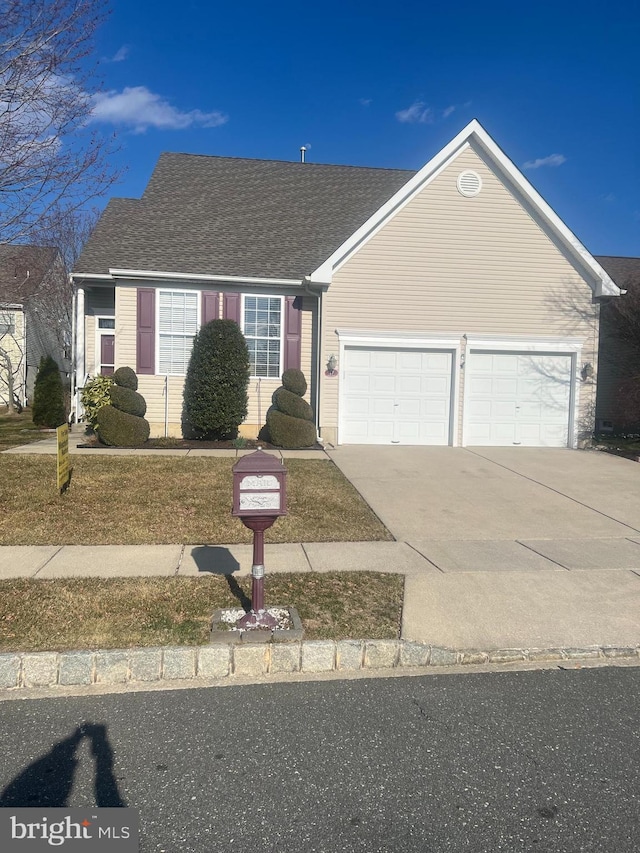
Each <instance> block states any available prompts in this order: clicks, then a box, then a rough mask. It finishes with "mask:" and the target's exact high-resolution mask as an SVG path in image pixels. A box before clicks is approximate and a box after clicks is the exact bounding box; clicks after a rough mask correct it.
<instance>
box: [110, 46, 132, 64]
mask: <svg viewBox="0 0 640 853" xmlns="http://www.w3.org/2000/svg"><path fill="white" fill-rule="evenodd" d="M130 52H131V48H130V47H129V45H128V44H123V45H122V47H121V48H120V49H119V50H117V51H116V52H115V54H114V55H113V56H112V57H111V62H124V60H125V59H127V57H128V56H129V53H130Z"/></svg>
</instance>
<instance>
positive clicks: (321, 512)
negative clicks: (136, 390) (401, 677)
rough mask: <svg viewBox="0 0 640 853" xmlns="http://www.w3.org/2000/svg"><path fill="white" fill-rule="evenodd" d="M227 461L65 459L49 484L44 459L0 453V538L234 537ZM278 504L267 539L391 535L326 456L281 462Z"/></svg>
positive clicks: (50, 460)
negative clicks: (281, 511) (62, 482)
mask: <svg viewBox="0 0 640 853" xmlns="http://www.w3.org/2000/svg"><path fill="white" fill-rule="evenodd" d="M234 462H235V458H233V457H230V458H226V457H224V458H223V457H193V458H188V457H174V456H163V457H156V458H149V457H140V456H130V457H122V456H104V457H96V456H84V457H83V456H82V455H80V454H77V455H73V456H72V457H71V464H72V466H73V477H72V481H71V486H70V488H69V490H68V491H67V492H66V493H65V494H64V495H62V496H61V495H59V494H58V493H57V491H56V484H55V477H56V460H55V457H54V456H53V455H51V456H30V455H1V456H0V544H1V545H136V544H212V545H220V544H235V543H238V542H250V541H251V534H250V533H249V531H248V530H246V528H245V527H244V526H243V525H242V523H241V522H240V521H239V520H238V519H236V518H233V517H232V516H231V499H232V473H231V469H232V466H233V464H234ZM285 464H286V468H287V471H288V509H289V514H288V515H287V516H286V517H283V518H280V519H278V521H276V523H275V525H274V526H273V527H272V528H271V529H270V530H269V531H268V532H267V537H266V538H267V541H269V542H334V541H362V540H379V539H391V538H392V537H391V535H390V534H389V532H388V531H387V530H386V528H385V527H384V526H383V525H382V524H381V522H380V521H379V519H378V518H377V516H376V515H375V514H374V513H373V512H372V511H371V509H370V508H369V507H368V506H367V504H366V503H365V502H364V501H363V500H362V498H361V497H360V495H359V494H358V492H357V491H356V490H355V489H354V488H353V486H352V485H351V484H350V483H349V482H348V481H347V480H346V479H345V478H344V477H343V475H342V474H341V473H340V471H339V470H338V469H337V468H336V467H335V465H334V464H333V463H332V462H328V461H326V460H317V461H316V460H306V459H304V460H303V459H288V460H286V463H285Z"/></svg>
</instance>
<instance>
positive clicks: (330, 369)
mask: <svg viewBox="0 0 640 853" xmlns="http://www.w3.org/2000/svg"><path fill="white" fill-rule="evenodd" d="M337 364H338V359H337V358H336V357H335V355H333V353H332V354H331V355H330V356H329V360H328V361H327V370H326V376H335V375H336V373H337V370H336V365H337Z"/></svg>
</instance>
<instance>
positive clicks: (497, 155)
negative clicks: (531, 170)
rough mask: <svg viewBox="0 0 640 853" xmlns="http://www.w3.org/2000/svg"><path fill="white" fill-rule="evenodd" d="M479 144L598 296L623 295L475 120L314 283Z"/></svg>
mask: <svg viewBox="0 0 640 853" xmlns="http://www.w3.org/2000/svg"><path fill="white" fill-rule="evenodd" d="M473 143H476V144H477V145H479V147H480V148H482V149H483V151H484V152H485V154H486V155H487V156H488V157H489V159H490V160H491V161H492V162H493V163H494V164H495V165H496V166H497V167H498V170H499V171H502V172H503V173H504V174H505V176H507V177H508V178H509V180H510V181H511V182H512V183H513V185H514V186H515V187H516V188H517V189H518V190H519V191H520V192H521V193H522V195H523V196H524V197H525V198H526V199H527V200H528V202H529V203H530V204H531V205H532V207H533V208H534V209H536V210H537V212H538V213H539V215H540V217H541V218H542V219H543V220H544V221H545V222H546V223H547V226H548V227H549V228H550V230H551V231H552V232H555V234H556V235H557V237H558V240H559V242H560V243H561V244H562V245H564V247H565V248H566V250H567V251H568V252H569V254H571V255H572V256H573V257H574V258H575V259H576V260H577V261H578V263H579V264H580V265H581V266H582V267H583V268H585V267H586V269H588V270H589V271H590V272H591V274H592V276H593V278H594V281H595V289H594V295H595V296H620V294H621V292H620V288H619V287H618V286H617V285H616V284H615V282H614V281H613V279H612V278H611V277H610V276H609V274H608V273H607V272H606V271H605V270H604V269H603V268H602V267H601V266H600V264H599V263H598V262H597V261H596V259H595V258H594V257H593V255H592V254H591V253H590V252H589V251H588V250H587V249H586V247H585V246H583V244H582V243H581V242H580V240H578V238H577V237H576V236H575V234H574V233H573V232H572V231H570V230H569V228H567V226H566V225H565V224H564V222H563V221H562V220H561V219H560V217H559V216H558V214H557V213H555V211H554V210H553V209H552V208H551V207H550V206H549V205H548V204H547V202H546V201H545V200H544V199H543V198H542V196H541V195H540V193H538V192H537V190H535V189H534V187H533V186H532V185H531V184H530V183H529V181H528V180H527V179H526V178H525V177H524V175H523V174H522V172H521V171H520V170H519V169H518V168H517V167H516V166H515V165H514V163H513V162H512V161H511V160H510V159H509V158H508V157H507V155H506V154H505V153H504V152H503V151H502V149H501V148H500V147H499V146H498V145H497V144H496V143H495V142H494V140H493V139H492V138H491V137H490V136H489V134H488V133H487V131H486V130H485V129H484V128H483V127H482V125H481V124H480V122H479V121H478V120H477V119H473V120H472V121H470V122H469V124H468V125H467V126H466V127H464V128H463V129H462V130H461V131H460V133H458V134H457V136H455V137H454V138H453V139H452V140H451V142H449V143H448V144H447V145H445V147H444V148H443V149H442V150H441V151H439V152H438V154H436V155H435V157H432V159H431V160H429V162H428V163H427V164H426V165H425V166H423V167H422V169H420V171H419V172H417V173H416V174H415V175H414V176H413V177H412V178H411V179H410V180H409V181H407V183H406V184H405V185H404V186H403V187H401V188H400V189H399V190H398V192H397V193H396V194H395V195H394V196H392V197H391V198H390V199H389V201H387V202H386V203H385V204H383V205H382V207H381V208H380V209H379V210H377V211H376V213H374V214H373V216H371V217H370V218H369V219H368V220H367V221H366V222H365V223H364V224H363V225H362V226H361V227H360V228H359V229H358V230H357V231H355V232H354V233H353V234H352V235H351V237H349V238H348V239H347V240H345V241H344V243H343V244H342V245H341V246H339V248H338V249H336V251H335V252H334V253H333V254H332V255H331V256H330V257H329V258H327V260H326V261H325V262H324V263H323V264H322V265H321V266H319V267H318V268H317V269H316V270H315V271H314V272H313V273H311V275H310V277H309V278H310V280H311V282H314V283H324V284H330V283H331V279H332V276H333V273H334V272H336V271H337V269H338V268H339V267H340V266H342V264H344V263H345V262H346V261H347V260H348V258H349V257H350V256H351V255H352V254H353V253H354V252H355V251H356V250H357V249H359V248H360V247H361V246H362V245H364V244H365V243H366V242H367V241H368V240H369V239H371V237H372V236H373V235H374V234H375V233H376V232H377V231H378V230H379V229H380V228H381V227H382V226H383V225H384V224H385V222H386V221H387V220H388V219H389V218H391V217H392V216H393V215H395V213H397V212H398V210H401V209H402V207H404V206H405V205H406V204H407V203H408V202H409V201H411V199H412V198H413V197H414V196H415V195H416V194H417V193H418V192H420V190H422V189H423V188H424V187H425V186H427V185H428V184H429V183H430V182H431V181H432V180H433V179H434V178H436V177H437V176H438V175H439V174H440V172H442V171H443V169H445V168H446V167H447V166H448V165H449V163H450V162H451V161H452V160H453V159H455V158H456V157H457V156H458V155H459V154H460V153H461V152H462V151H463V150H465V149H466V148H467V147H468V146H469V145H471V144H473Z"/></svg>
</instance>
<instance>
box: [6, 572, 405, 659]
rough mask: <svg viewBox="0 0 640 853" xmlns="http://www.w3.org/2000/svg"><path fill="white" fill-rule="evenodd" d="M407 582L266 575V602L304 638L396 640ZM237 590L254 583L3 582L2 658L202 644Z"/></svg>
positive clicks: (363, 576) (362, 576)
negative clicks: (292, 612) (298, 625)
mask: <svg viewBox="0 0 640 853" xmlns="http://www.w3.org/2000/svg"><path fill="white" fill-rule="evenodd" d="M403 583H404V579H403V578H402V576H399V575H388V574H375V573H367V572H352V573H339V574H338V573H329V574H322V575H308V574H282V575H272V576H267V578H266V580H265V601H266V605H267V607H268V606H271V605H283V606H293V607H296V608H297V609H298V612H299V613H300V617H301V619H302V623H303V626H304V629H305V638H306V639H334V640H341V639H349V638H350V639H357V638H367V639H394V638H396V637H398V636H399V631H400V618H401V608H402V596H403ZM238 587H239V588H240V590H242V593H244V595H246V596H249V595H250V593H251V579H250V578H239V579H238V580H237V581H236V579H235V578H229V579H227V578H225V577H220V576H217V577H213V576H205V577H199V578H118V579H96V578H91V579H70V580H5V581H0V651H2V652H5V651H16V652H17V651H47V650H56V651H64V650H67V649H98V648H102V649H107V648H129V647H132V646H157V645H198V644H204V643H207V642H208V639H209V624H210V619H211V615H212V613H213V611H214V610H215V609H216V608H219V607H237V606H238V603H239V602H238V598H239V595H240V596H241V593H240V594H239V593H238ZM233 590H235V594H234V591H233Z"/></svg>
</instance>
